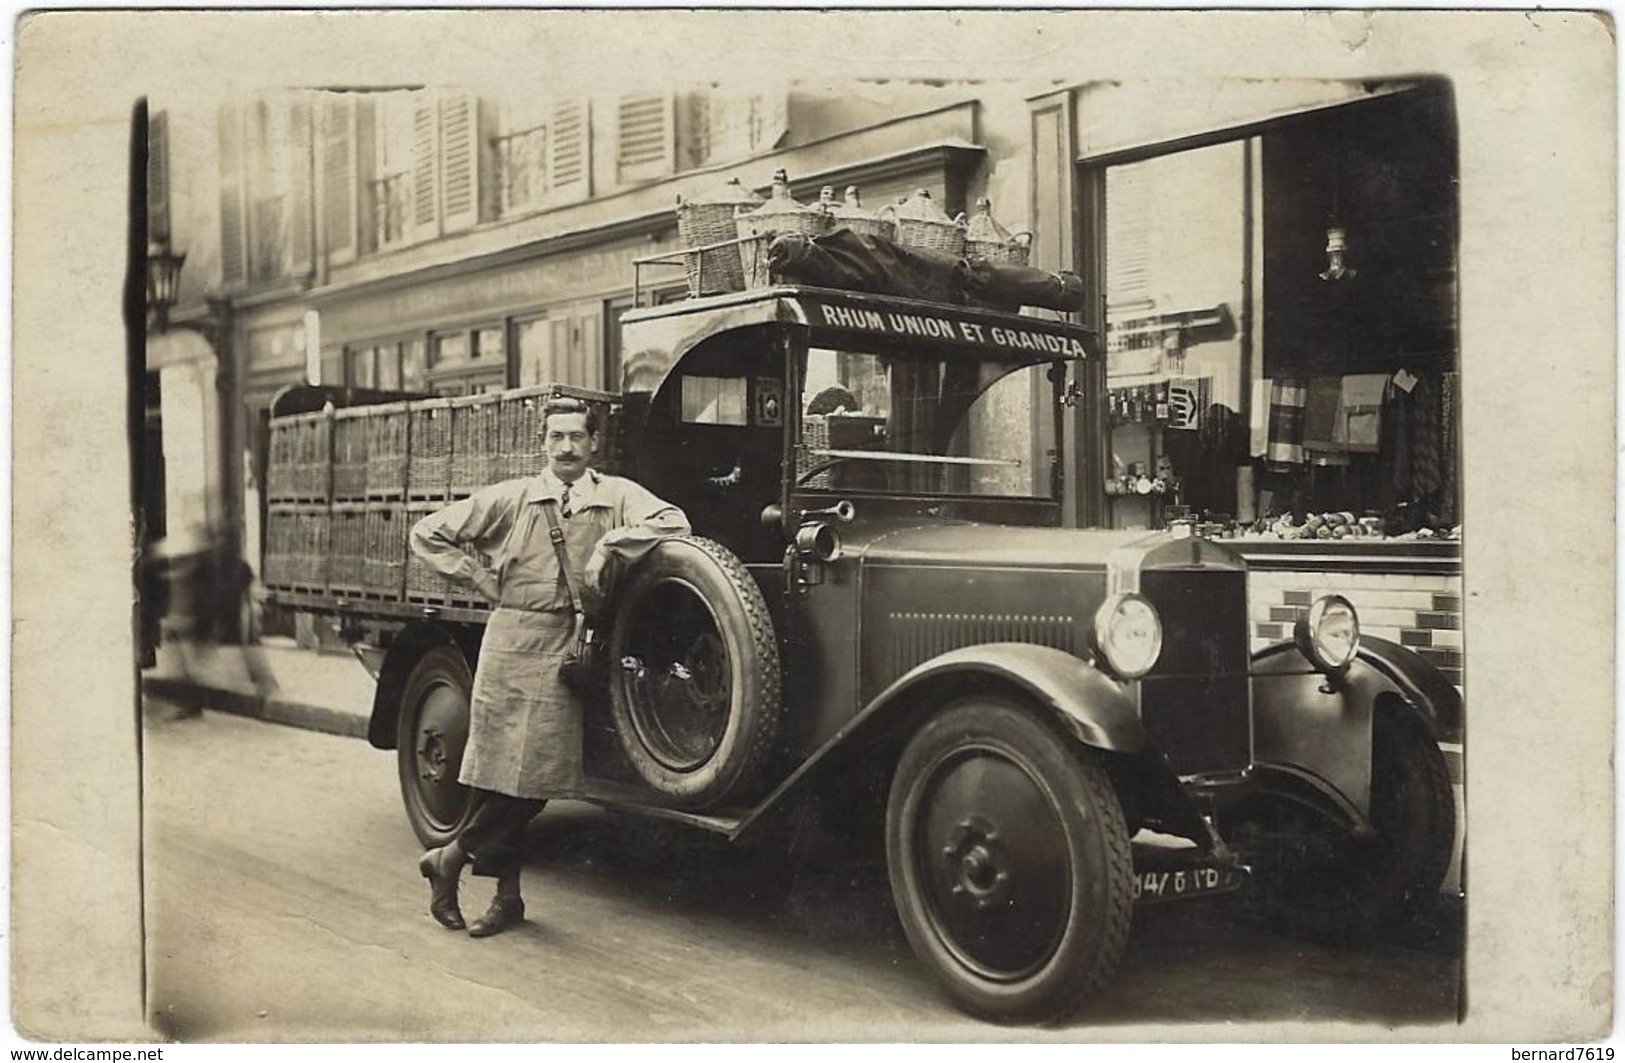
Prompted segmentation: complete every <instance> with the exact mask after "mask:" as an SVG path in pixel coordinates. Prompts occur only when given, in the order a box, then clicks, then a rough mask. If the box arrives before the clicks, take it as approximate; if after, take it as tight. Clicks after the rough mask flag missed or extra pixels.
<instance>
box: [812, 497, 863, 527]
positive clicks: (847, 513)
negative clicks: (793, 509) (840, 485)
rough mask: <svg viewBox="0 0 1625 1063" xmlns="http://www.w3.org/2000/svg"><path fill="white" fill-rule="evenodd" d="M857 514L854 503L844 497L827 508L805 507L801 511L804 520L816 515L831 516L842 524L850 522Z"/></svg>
mask: <svg viewBox="0 0 1625 1063" xmlns="http://www.w3.org/2000/svg"><path fill="white" fill-rule="evenodd" d="M857 515H858V511H857V509H856V508H855V507H854V506H853V505H852V503H850V502H848V501H847V500H846V499H844V498H843V499H841V500H840V501H839V502H837V503H835V504H834V505H833V506H829V507H827V508H825V509H804V510H802V511H801V519H802V520H811V519H813V518H815V517H829V518H830V519H831V520H838V521H840V522H841V523H842V524H850V523H851V522H852V518H853V517H855V516H857Z"/></svg>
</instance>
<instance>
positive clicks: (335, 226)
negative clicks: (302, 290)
mask: <svg viewBox="0 0 1625 1063" xmlns="http://www.w3.org/2000/svg"><path fill="white" fill-rule="evenodd" d="M321 116H322V117H321V143H322V165H321V174H322V235H323V241H324V243H325V244H326V247H327V253H328V255H329V256H330V257H331V258H333V259H334V260H336V261H347V260H348V259H350V258H353V257H354V256H355V231H356V224H355V220H356V209H355V208H356V165H355V164H356V151H355V129H354V127H353V125H352V120H353V118H354V107H352V105H351V103H350V101H349V100H344V99H339V100H328V101H326V102H325V103H323V104H322V108H321Z"/></svg>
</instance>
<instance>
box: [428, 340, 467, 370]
mask: <svg viewBox="0 0 1625 1063" xmlns="http://www.w3.org/2000/svg"><path fill="white" fill-rule="evenodd" d="M472 353H473V344H472V342H471V339H470V334H469V333H468V332H467V331H459V332H441V333H437V334H436V335H433V336H430V337H429V366H430V368H439V367H440V366H443V365H446V364H448V363H456V362H466V361H468V359H469V357H470V355H471V354H472Z"/></svg>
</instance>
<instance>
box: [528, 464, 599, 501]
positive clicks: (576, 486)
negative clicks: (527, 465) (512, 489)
mask: <svg viewBox="0 0 1625 1063" xmlns="http://www.w3.org/2000/svg"><path fill="white" fill-rule="evenodd" d="M600 482H601V480H600V478H599V475H598V470H597V469H588V470H587V471H586V472H584V473H582V474H581V476H580V478H578V479H577V480H576V482H575V483H573V484H571V485H570V508H571V509H574V510H579V509H586V508H587V507H588V506H594V505H603V504H604V503H602V502H600V501H599V500H598V485H599V483H600ZM563 494H564V481H562V480H560V479H559V478H558V475H557V474H555V473H554V472H553V470H552V469H543V470H542V471H541V472H539V473H537V474H536V475H535V476H533V477H531V479H530V483H529V484H528V485H526V487H525V501H526V502H545V501H553V502H557V501H559V499H560V497H562V496H563Z"/></svg>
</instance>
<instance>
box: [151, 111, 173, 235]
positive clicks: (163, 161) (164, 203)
mask: <svg viewBox="0 0 1625 1063" xmlns="http://www.w3.org/2000/svg"><path fill="white" fill-rule="evenodd" d="M147 239H148V240H149V241H151V240H168V239H169V115H168V114H166V113H164V112H163V111H159V112H158V113H157V114H155V115H153V116H152V117H151V118H149V119H148V120H147Z"/></svg>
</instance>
